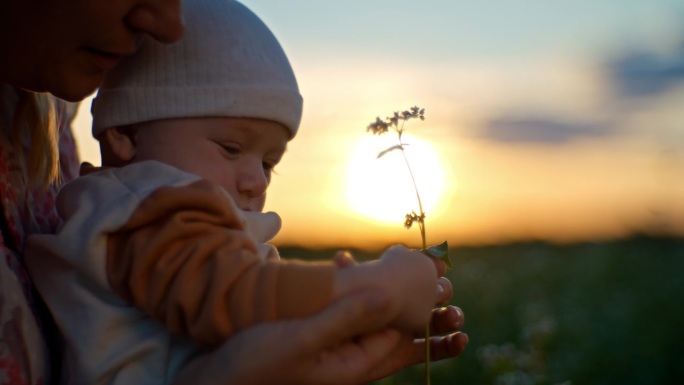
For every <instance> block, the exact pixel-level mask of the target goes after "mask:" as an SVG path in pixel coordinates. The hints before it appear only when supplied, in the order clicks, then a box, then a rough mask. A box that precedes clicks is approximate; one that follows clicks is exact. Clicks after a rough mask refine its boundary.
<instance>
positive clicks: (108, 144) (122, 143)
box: [98, 127, 137, 167]
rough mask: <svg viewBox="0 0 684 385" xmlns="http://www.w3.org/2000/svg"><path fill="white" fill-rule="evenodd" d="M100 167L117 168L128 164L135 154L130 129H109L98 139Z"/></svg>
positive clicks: (132, 133)
mask: <svg viewBox="0 0 684 385" xmlns="http://www.w3.org/2000/svg"><path fill="white" fill-rule="evenodd" d="M98 140H99V141H100V152H101V155H102V165H103V166H104V165H106V166H113V167H119V166H123V165H126V164H128V163H130V162H131V161H132V160H133V158H135V154H136V152H137V147H136V141H135V132H134V131H133V130H132V129H131V128H130V127H110V128H107V129H106V130H105V131H104V132H103V133H102V134H100V136H99V137H98Z"/></svg>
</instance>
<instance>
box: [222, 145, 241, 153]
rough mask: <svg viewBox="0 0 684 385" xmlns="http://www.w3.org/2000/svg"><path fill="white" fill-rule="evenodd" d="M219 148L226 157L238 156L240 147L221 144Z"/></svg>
mask: <svg viewBox="0 0 684 385" xmlns="http://www.w3.org/2000/svg"><path fill="white" fill-rule="evenodd" d="M221 148H222V149H223V151H225V152H226V153H227V154H228V155H233V156H235V155H240V147H238V146H234V145H228V144H222V145H221Z"/></svg>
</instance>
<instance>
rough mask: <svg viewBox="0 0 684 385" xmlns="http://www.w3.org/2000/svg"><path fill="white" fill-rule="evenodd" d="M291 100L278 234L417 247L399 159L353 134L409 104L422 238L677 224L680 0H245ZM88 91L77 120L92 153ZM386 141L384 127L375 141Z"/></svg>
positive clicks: (315, 241) (304, 242) (305, 240)
mask: <svg viewBox="0 0 684 385" xmlns="http://www.w3.org/2000/svg"><path fill="white" fill-rule="evenodd" d="M244 3H245V4H246V5H247V6H249V7H250V8H251V9H252V10H254V11H255V12H256V13H257V14H259V15H260V16H261V17H262V19H264V21H265V22H266V23H267V24H268V25H269V26H270V27H271V29H272V30H273V32H274V33H275V34H276V36H277V37H278V38H279V39H280V41H281V43H282V44H283V46H284V48H285V50H286V52H287V53H288V56H289V58H290V60H291V62H292V64H293V67H294V69H295V72H296V74H297V77H298V80H299V84H300V88H301V92H302V94H303V96H304V100H305V107H304V118H303V121H302V125H301V127H300V131H299V133H298V135H297V137H296V138H295V139H294V140H293V141H292V142H291V143H290V147H289V149H288V153H287V154H286V156H285V158H284V159H283V162H282V163H281V165H279V166H278V167H277V168H276V171H277V174H278V175H276V176H274V179H273V182H272V185H271V188H270V189H269V197H268V202H267V207H266V208H267V210H273V211H276V212H278V213H279V214H280V216H281V217H282V218H283V229H282V231H281V233H280V234H279V235H278V237H277V238H276V243H277V244H280V245H286V244H288V245H291V244H294V245H301V246H309V247H323V246H334V247H373V248H380V247H382V246H384V245H386V244H389V243H394V242H401V243H408V244H411V245H418V244H419V241H420V237H419V234H418V231H417V229H411V230H405V229H404V228H403V217H404V214H405V213H407V212H409V211H411V210H417V205H416V203H415V194H414V192H413V190H412V187H411V185H410V182H409V179H408V175H407V174H406V172H405V165H404V164H403V163H401V162H402V160H401V158H400V157H398V156H395V155H399V153H396V154H395V153H392V154H390V155H391V156H390V155H388V156H387V157H384V158H383V159H381V160H375V159H374V158H375V155H376V154H377V152H379V151H380V150H382V149H384V148H385V147H387V146H389V145H391V144H388V143H387V142H382V139H383V138H378V137H373V136H372V135H371V134H369V133H366V130H365V129H366V126H367V125H368V124H369V123H370V122H371V121H373V120H374V119H375V117H376V116H378V115H379V116H381V117H385V116H387V115H389V114H391V113H392V112H393V111H396V110H401V109H407V108H408V107H411V106H413V105H418V106H421V107H424V108H425V109H426V119H425V121H423V122H421V121H411V122H409V123H407V126H406V127H407V133H408V135H410V136H409V137H407V138H406V140H405V141H406V142H408V143H409V144H410V145H409V146H408V147H407V156H408V158H409V161H410V162H411V165H412V167H413V168H414V172H415V173H416V177H417V181H418V183H419V186H418V188H419V191H420V193H421V195H422V197H423V198H424V203H425V205H426V207H425V209H426V213H427V218H426V221H427V235H428V242H429V243H438V242H441V241H442V240H448V241H449V243H450V244H452V245H465V244H483V243H494V242H504V241H516V240H526V239H543V240H549V241H558V242H572V241H583V240H601V239H610V238H614V237H623V236H626V235H629V234H633V233H635V232H644V231H652V232H661V233H668V234H675V235H679V236H684V199H682V198H683V197H684V113H682V111H683V110H682V105H683V104H684V6H682V4H681V2H680V1H677V0H670V1H664V0H663V1H638V0H624V1H601V2H598V1H589V0H578V1H573V2H568V1H557V0H549V1H544V2H535V4H530V2H522V1H518V2H510V1H496V2H494V3H491V2H489V3H486V4H485V3H481V4H480V3H473V2H466V1H461V0H449V1H434V0H429V1H422V2H415V1H411V2H408V1H403V0H402V1H361V0H353V1H345V2H312V1H303V0H300V1H287V2H278V1H257V0H250V1H245V2H244ZM89 107H90V101H89V100H87V101H86V102H84V103H83V104H82V105H81V108H80V110H79V115H78V117H77V119H76V122H75V124H74V127H75V131H76V133H77V140H78V143H79V151H80V154H81V157H82V158H83V160H88V161H91V162H92V163H95V164H99V155H98V149H97V147H96V145H95V142H94V141H93V140H92V139H91V138H90V131H89V130H90V128H89V124H90V114H89ZM385 139H393V137H387V138H385Z"/></svg>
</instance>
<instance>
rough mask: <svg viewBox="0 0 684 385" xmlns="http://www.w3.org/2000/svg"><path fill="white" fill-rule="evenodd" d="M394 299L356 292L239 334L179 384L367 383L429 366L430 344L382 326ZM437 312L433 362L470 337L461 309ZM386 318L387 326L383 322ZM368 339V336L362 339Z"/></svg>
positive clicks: (188, 370) (195, 366)
mask: <svg viewBox="0 0 684 385" xmlns="http://www.w3.org/2000/svg"><path fill="white" fill-rule="evenodd" d="M388 304H389V298H388V297H387V296H386V295H385V294H384V293H382V292H379V291H363V292H355V293H351V294H349V295H347V296H345V297H343V298H342V299H340V300H339V301H337V302H335V303H333V304H332V305H330V306H328V307H327V308H326V309H324V310H323V311H321V312H320V313H318V314H316V315H314V316H312V317H309V318H305V319H297V320H291V321H280V322H276V323H268V324H261V325H257V326H255V327H252V328H250V329H248V330H245V331H243V332H241V333H238V334H237V335H235V336H234V337H232V338H231V339H229V340H228V341H227V342H225V343H224V344H223V345H222V346H221V347H220V348H218V349H216V350H215V351H213V352H211V353H208V354H205V355H203V356H200V357H198V358H196V359H195V360H194V361H191V362H190V363H189V364H188V365H187V366H186V367H185V368H183V369H182V370H181V372H180V373H179V374H178V376H177V378H176V381H175V382H174V383H175V384H177V385H180V384H199V385H204V384H207V385H209V384H211V385H220V384H226V385H228V384H250V385H258V384H274V383H277V384H304V385H305V384H322V385H326V384H327V385H344V384H363V383H367V382H370V381H373V380H376V379H379V378H382V377H386V376H388V375H391V374H393V373H395V372H397V371H398V370H400V369H402V368H405V367H407V366H410V365H414V364H417V363H421V362H423V361H424V359H425V357H424V354H425V353H424V352H425V351H424V342H425V341H424V340H420V339H414V337H413V336H409V335H406V334H401V333H399V332H398V331H396V330H393V329H384V330H382V331H380V332H375V333H372V334H365V335H364V333H366V332H367V330H373V329H377V328H378V327H379V326H381V322H382V319H383V318H384V317H383V316H382V312H383V311H385V310H386V309H387V306H388ZM445 309H446V310H436V311H435V312H433V317H432V325H433V328H434V330H435V332H437V333H441V332H443V333H451V334H449V335H447V336H441V337H433V338H431V341H430V343H431V347H432V359H433V360H439V359H444V358H450V357H455V356H457V355H458V354H460V353H461V351H463V349H464V348H465V346H466V344H467V343H468V337H467V336H466V335H465V334H462V333H458V332H456V333H454V332H455V331H456V330H457V329H458V328H459V327H460V326H461V325H462V324H463V313H462V312H460V310H458V309H457V308H454V307H448V308H445ZM379 321H380V322H379ZM359 335H363V337H360V338H359V337H357V336H359Z"/></svg>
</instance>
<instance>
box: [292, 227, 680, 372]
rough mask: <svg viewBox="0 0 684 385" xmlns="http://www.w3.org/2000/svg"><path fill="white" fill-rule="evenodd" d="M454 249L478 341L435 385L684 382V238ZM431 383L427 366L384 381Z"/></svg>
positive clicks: (439, 368) (457, 289)
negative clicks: (428, 378)
mask: <svg viewBox="0 0 684 385" xmlns="http://www.w3.org/2000/svg"><path fill="white" fill-rule="evenodd" d="M280 250H281V254H282V255H283V256H284V257H288V256H295V255H296V256H299V257H300V258H301V257H302V256H304V257H306V258H311V259H320V258H328V257H329V256H331V255H332V251H330V250H326V251H306V250H301V249H289V248H283V249H280ZM355 255H357V256H358V257H361V258H369V257H370V256H371V254H368V253H362V252H356V254H355ZM450 255H451V256H452V261H453V262H454V269H453V270H451V271H450V272H449V273H448V274H449V278H450V279H451V282H452V283H453V285H454V298H453V303H454V304H456V305H458V306H460V307H461V308H462V309H463V310H464V312H465V314H466V326H465V329H464V331H466V332H467V333H468V335H469V337H470V344H469V345H468V348H467V351H466V352H465V353H464V354H463V355H462V356H460V357H458V358H456V359H453V360H449V361H447V362H440V363H436V364H433V365H432V384H433V385H447V384H449V385H454V384H468V385H537V384H563V385H570V384H573V385H617V384H621V385H622V384H624V385H641V384H643V385H681V384H684V239H674V238H651V237H635V238H632V239H628V240H624V241H616V242H608V243H587V244H575V245H564V246H558V245H550V244H545V243H523V244H513V245H501V246H488V247H471V248H455V249H452V250H450ZM423 383H424V378H423V369H422V367H420V366H419V367H416V368H410V369H407V370H404V371H403V372H401V373H399V374H397V375H395V376H393V377H392V378H389V379H386V380H383V381H378V382H377V383H376V385H399V384H402V385H403V384H423Z"/></svg>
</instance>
